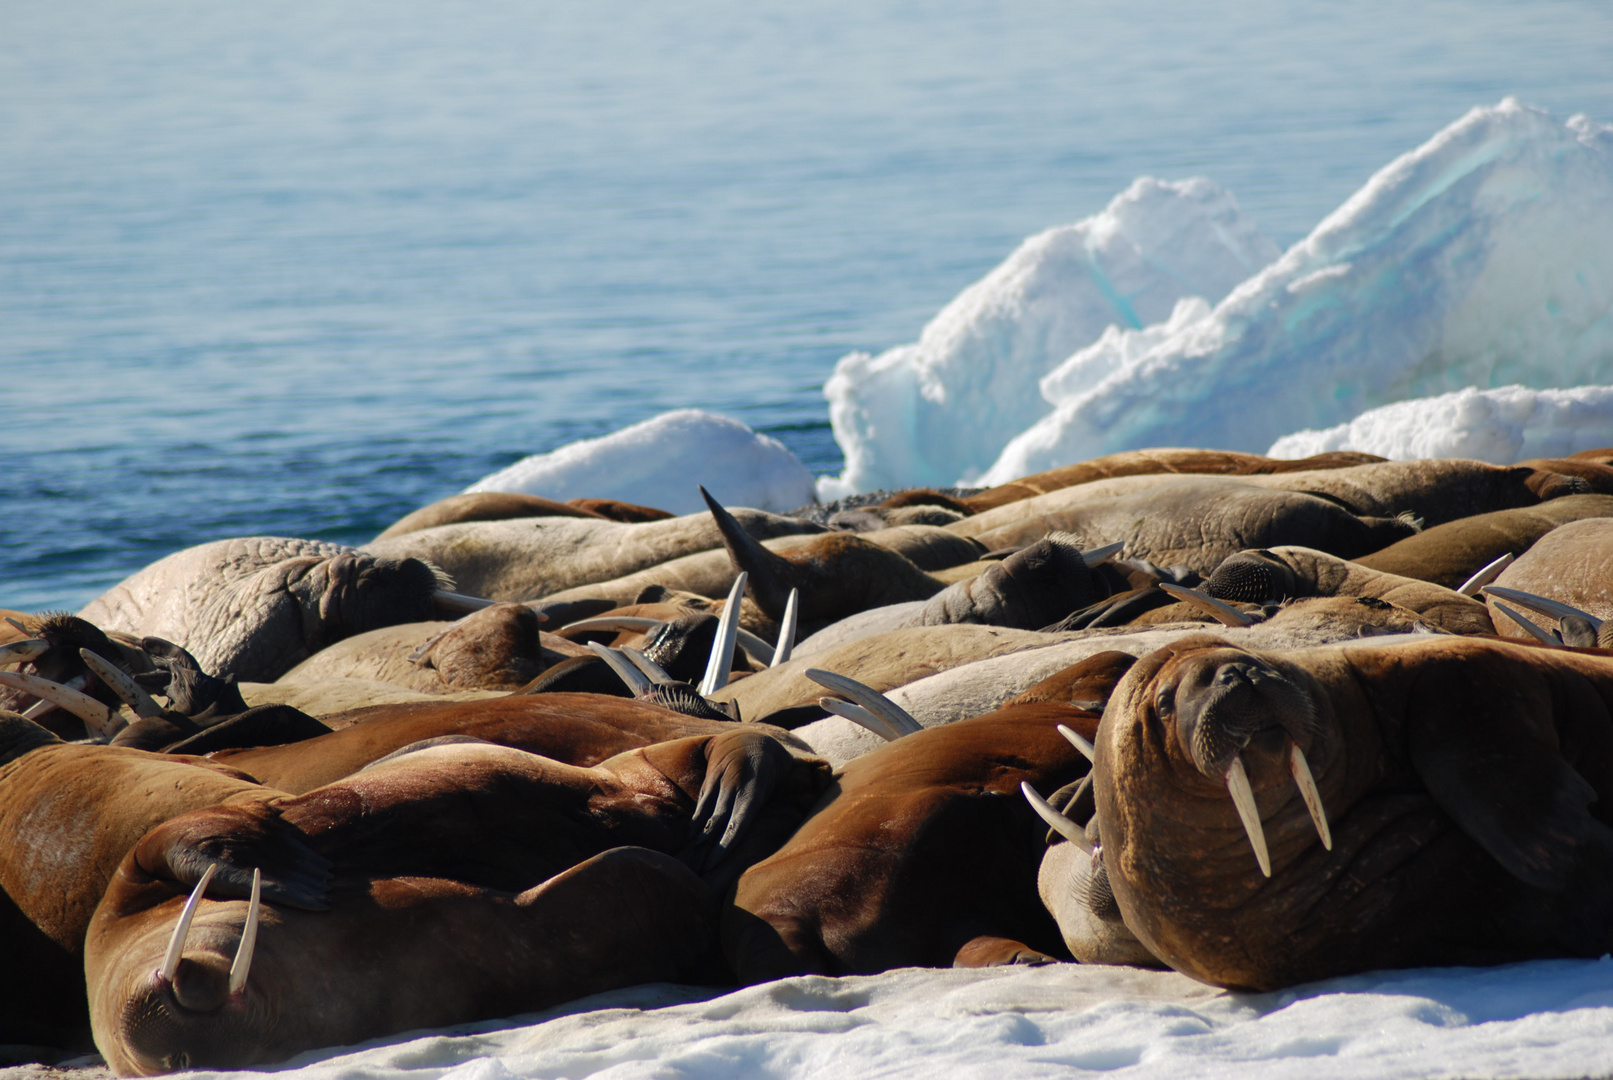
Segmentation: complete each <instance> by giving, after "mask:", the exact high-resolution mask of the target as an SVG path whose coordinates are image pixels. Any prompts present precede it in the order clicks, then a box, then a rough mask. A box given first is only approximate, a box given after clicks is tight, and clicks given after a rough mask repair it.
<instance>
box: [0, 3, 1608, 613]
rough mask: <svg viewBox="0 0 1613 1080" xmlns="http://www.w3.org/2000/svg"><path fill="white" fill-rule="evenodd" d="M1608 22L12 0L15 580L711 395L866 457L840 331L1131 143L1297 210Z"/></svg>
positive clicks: (4, 248) (245, 527) (944, 271)
mask: <svg viewBox="0 0 1613 1080" xmlns="http://www.w3.org/2000/svg"><path fill="white" fill-rule="evenodd" d="M1610 58H1613V5H1609V4H1607V3H1605V2H1604V0H1584V2H1570V0H1531V2H1529V3H1496V2H1483V0H1462V2H1457V0H1445V2H1441V0H1428V2H1423V3H1419V4H1407V3H1404V2H1400V0H1397V2H1393V3H1390V2H1383V0H1364V2H1357V3H1353V4H1350V5H1343V4H1331V3H1328V4H1323V3H1302V4H1299V3H1293V2H1292V0H1283V2H1277V0H1270V2H1241V3H1238V4H1236V5H1230V4H1224V5H1223V4H1210V3H1203V2H1194V3H1187V2H1180V3H1178V2H1171V3H1151V4H1133V5H1118V4H1108V3H1104V4H1099V3H1073V2H1068V0H1066V2H1040V3H1038V2H1022V3H1014V4H1000V3H985V2H956V3H950V4H944V5H943V4H915V3H889V4H869V3H867V2H865V0H864V2H856V3H853V2H849V0H820V2H815V3H810V4H802V3H799V2H798V0H795V2H791V3H776V2H761V0H745V2H733V3H725V2H717V0H696V2H683V3H678V2H671V0H663V2H659V3H611V2H607V0H590V2H586V3H583V2H576V3H573V2H565V0H555V2H545V3H542V4H517V3H511V2H497V0H482V2H479V3H463V4H457V3H444V2H434V3H429V4H428V3H421V2H418V0H387V2H385V3H381V2H364V0H354V2H346V3H340V4H313V3H285V4H269V5H243V4H220V3H217V2H216V0H207V2H173V3H165V2H162V0H151V2H149V3H141V4H127V3H120V2H113V0H85V2H83V3H78V4H62V3H59V2H56V0H7V2H6V3H5V4H4V5H0V440H4V445H3V450H4V454H5V461H6V463H7V467H6V468H4V469H0V505H3V507H4V513H3V515H0V520H3V525H0V541H3V543H0V606H8V607H20V608H25V609H39V608H43V607H66V608H77V607H78V606H80V605H81V604H82V603H84V602H85V601H86V600H88V599H89V598H91V597H92V596H94V595H95V594H97V593H98V592H100V591H101V590H102V589H104V588H105V587H106V586H108V585H109V584H111V583H113V582H115V581H116V580H118V579H119V578H121V577H122V576H124V575H125V574H127V573H128V572H130V571H131V570H134V569H137V568H138V567H140V566H142V565H144V564H145V563H147V562H149V561H151V560H152V559H154V558H156V557H158V556H160V555H163V554H166V553H168V552H169V551H172V550H175V549H177V548H179V547H182V546H185V545H187V544H191V543H196V542H200V541H202V540H206V539H213V538H217V537H221V536H229V535H239V534H243V533H273V534H280V535H297V536H314V537H324V538H330V539H336V540H344V541H360V540H363V539H367V538H368V537H369V536H371V535H373V534H374V533H375V532H377V531H379V530H380V529H381V528H382V527H384V526H385V525H386V524H388V523H389V522H390V521H392V520H393V519H395V518H396V517H398V516H401V515H402V514H403V513H405V512H407V511H409V510H411V509H413V508H415V507H416V506H418V505H421V504H423V503H425V502H429V501H431V500H433V499H436V498H440V497H442V496H444V495H447V494H451V493H453V492H454V491H457V490H458V489H460V488H461V487H463V486H464V485H466V484H467V483H470V482H471V481H473V480H475V479H477V478H479V477H481V476H482V475H484V474H486V473H488V472H490V471H492V470H493V469H495V468H499V467H502V466H503V465H506V464H508V463H509V462H511V461H514V460H515V459H517V458H519V457H521V456H523V455H525V454H528V453H534V452H539V451H543V450H548V449H552V448H553V447H555V446H558V445H560V444H562V443H565V442H569V441H571V440H574V439H577V438H580V437H585V436H592V435H598V434H602V433H604V432H607V431H610V430H614V429H616V428H618V427H621V426H623V425H624V424H627V423H631V422H633V421H636V420H640V419H643V418H645V417H647V416H651V415H653V414H655V413H658V412H661V411H664V410H666V409H669V408H676V407H680V406H685V405H701V406H704V407H707V408H711V409H715V410H717V411H721V412H725V413H729V414H731V415H734V416H737V417H739V418H740V419H742V420H744V421H745V422H747V423H749V424H751V425H752V426H753V427H756V428H759V429H761V430H764V431H767V432H770V433H772V434H774V435H776V436H777V437H778V438H780V439H782V440H783V441H784V442H785V443H786V444H787V445H789V446H790V447H791V448H792V449H794V450H795V451H796V453H797V454H799V455H800V456H801V457H802V458H803V459H804V460H805V461H806V462H807V463H808V464H809V465H810V466H811V467H813V468H814V469H815V470H817V471H819V472H831V471H838V469H839V467H840V455H839V451H838V449H837V448H836V447H835V445H834V442H833V440H832V438H831V437H830V434H829V429H828V423H827V417H826V412H825V407H824V403H823V401H822V397H821V391H820V388H821V386H822V384H823V380H824V379H825V378H826V377H827V375H828V373H829V371H830V370H831V369H832V367H833V365H834V362H835V360H836V359H837V358H838V357H840V356H841V355H842V354H844V353H845V352H847V351H850V350H852V349H869V350H879V349H882V348H885V347H888V346H890V345H893V344H897V343H900V342H902V341H908V340H912V339H913V338H914V337H915V336H916V334H917V332H918V330H919V328H920V327H921V326H922V325H923V323H924V322H925V321H926V320H927V319H928V318H929V317H930V316H931V315H933V314H934V313H935V311H936V310H937V309H938V308H940V307H941V306H942V305H943V304H944V303H946V301H948V300H949V299H950V298H951V297H952V296H954V295H955V294H956V293H957V292H958V291H959V290H960V289H961V288H962V287H963V286H965V285H967V284H968V283H969V282H971V281H972V280H974V279H975V278H977V277H979V276H980V275H981V274H982V273H984V272H985V271H986V270H988V269H989V268H990V267H991V266H993V265H994V264H995V263H997V262H998V261H999V260H1000V259H1001V258H1002V257H1003V256H1004V255H1006V254H1007V253H1008V252H1009V251H1010V250H1012V248H1013V247H1014V246H1015V244H1017V243H1018V241H1019V240H1020V239H1021V238H1023V237H1024V236H1026V235H1028V234H1030V233H1033V232H1036V231H1039V230H1040V229H1043V228H1045V227H1047V226H1050V225H1054V224H1058V223H1062V222H1067V221H1072V220H1075V219H1077V218H1080V217H1082V216H1084V215H1086V214H1089V213H1091V212H1093V211H1095V210H1098V209H1100V208H1101V207H1102V206H1103V205H1104V204H1105V203H1106V202H1107V201H1108V199H1109V198H1110V197H1111V196H1113V195H1114V194H1115V193H1116V192H1117V191H1119V190H1120V189H1121V188H1123V187H1124V186H1125V185H1126V184H1127V183H1128V182H1130V180H1131V179H1132V178H1133V177H1135V176H1137V175H1139V174H1144V173H1148V174H1153V175H1158V176H1163V177H1166V178H1173V179H1174V178H1181V177H1184V176H1188V175H1195V174H1198V175H1206V176H1209V177H1211V178H1213V179H1215V180H1216V181H1218V182H1219V183H1221V184H1223V185H1224V186H1226V187H1228V188H1230V189H1231V190H1232V191H1233V192H1234V193H1236V194H1237V196H1238V197H1239V199H1240V200H1241V202H1242V204H1243V205H1244V207H1245V209H1246V210H1247V211H1249V213H1250V214H1251V215H1252V216H1253V218H1254V219H1255V220H1256V221H1257V222H1258V223H1260V224H1261V225H1262V226H1263V227H1264V228H1266V229H1267V230H1268V231H1269V232H1270V233H1272V235H1273V236H1274V237H1276V238H1277V239H1278V240H1279V241H1281V242H1285V243H1286V242H1289V241H1292V240H1294V239H1297V238H1298V237H1299V236H1301V235H1303V234H1304V233H1305V232H1306V231H1308V229H1309V228H1310V227H1311V226H1312V225H1313V224H1315V222H1316V221H1317V220H1318V219H1319V218H1321V217H1322V216H1323V215H1324V214H1325V213H1327V212H1328V211H1329V210H1331V209H1332V208H1333V207H1335V206H1336V205H1337V204H1338V203H1339V202H1340V201H1342V200H1343V199H1344V198H1345V197H1347V196H1348V195H1349V194H1350V193H1351V192H1352V191H1353V190H1354V189H1355V188H1356V187H1357V186H1358V185H1359V184H1360V183H1361V182H1362V181H1364V180H1365V179H1366V178H1367V177H1368V176H1369V175H1370V174H1371V173H1372V172H1373V171H1374V170H1376V169H1377V168H1378V167H1379V166H1381V165H1382V164H1384V163H1385V162H1387V161H1388V160H1389V159H1390V158H1392V157H1393V156H1394V155H1396V154H1398V153H1401V152H1403V151H1405V150H1407V149H1410V148H1411V147H1413V146H1415V145H1417V144H1418V143H1420V142H1422V141H1423V140H1424V139H1426V138H1427V137H1428V136H1429V135H1431V134H1433V132H1435V131H1436V130H1438V129H1439V128H1440V127H1442V126H1444V125H1445V124H1447V123H1449V122H1450V121H1451V120H1453V119H1455V118H1456V117H1457V116H1459V115H1460V114H1461V113H1462V112H1464V111H1465V110H1466V109H1467V108H1469V107H1470V106H1472V105H1475V104H1491V103H1494V102H1495V101H1497V100H1498V99H1500V98H1501V97H1502V96H1503V95H1505V94H1515V95H1517V96H1519V97H1520V98H1522V99H1523V100H1524V101H1526V102H1529V103H1532V104H1538V105H1542V106H1545V107H1547V108H1549V109H1552V110H1553V111H1554V112H1557V113H1559V114H1560V115H1563V116H1566V115H1567V114H1569V113H1573V112H1578V111H1583V112H1587V113H1589V114H1590V115H1591V116H1593V117H1595V118H1598V119H1602V120H1613V59H1610Z"/></svg>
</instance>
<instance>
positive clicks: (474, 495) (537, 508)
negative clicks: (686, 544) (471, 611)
mask: <svg viewBox="0 0 1613 1080" xmlns="http://www.w3.org/2000/svg"><path fill="white" fill-rule="evenodd" d="M535 517H580V518H595V519H606V515H604V514H601V513H598V512H596V511H594V510H586V509H583V508H582V507H580V506H572V505H570V504H569V503H563V502H556V501H555V500H554V499H545V498H544V497H543V496H541V495H523V494H520V493H518V492H513V491H475V492H464V493H461V494H459V495H450V496H448V497H447V498H445V499H438V500H437V501H436V502H434V503H431V504H429V505H427V506H422V507H421V508H420V509H418V510H415V511H413V512H411V513H408V514H405V515H404V516H403V517H401V518H399V519H398V520H397V521H394V522H393V523H392V524H391V525H388V526H387V527H386V528H385V529H383V530H381V532H380V534H379V535H377V536H376V539H377V540H386V539H388V538H390V537H393V536H402V535H404V534H405V533H412V532H419V531H420V530H421V529H431V528H435V527H436V526H438V525H457V524H459V523H460V522H462V521H507V520H508V519H510V518H535Z"/></svg>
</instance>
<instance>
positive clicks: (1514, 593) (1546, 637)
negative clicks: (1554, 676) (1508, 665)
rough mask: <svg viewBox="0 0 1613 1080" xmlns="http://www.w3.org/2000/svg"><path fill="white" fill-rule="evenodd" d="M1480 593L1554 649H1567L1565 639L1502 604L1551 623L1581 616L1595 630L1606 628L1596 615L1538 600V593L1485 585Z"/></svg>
mask: <svg viewBox="0 0 1613 1080" xmlns="http://www.w3.org/2000/svg"><path fill="white" fill-rule="evenodd" d="M1479 592H1481V593H1483V594H1484V595H1485V596H1488V597H1490V598H1491V599H1492V600H1494V601H1495V606H1496V607H1498V608H1500V609H1501V613H1502V614H1503V615H1505V616H1507V617H1508V618H1509V619H1511V620H1512V621H1513V622H1515V623H1517V624H1518V625H1519V626H1521V627H1523V628H1524V630H1526V631H1528V632H1529V634H1530V635H1531V636H1532V637H1533V638H1534V639H1535V640H1536V641H1539V642H1540V643H1542V644H1544V645H1550V646H1553V647H1554V648H1559V649H1560V648H1562V647H1563V640H1562V638H1559V637H1553V636H1552V635H1551V634H1550V633H1548V632H1547V631H1545V630H1543V629H1541V628H1540V626H1539V625H1537V624H1536V623H1535V621H1534V620H1533V619H1530V618H1529V617H1527V616H1525V615H1523V614H1522V613H1520V612H1518V611H1515V610H1513V609H1512V608H1510V607H1508V606H1507V605H1505V604H1503V603H1501V601H1503V600H1511V601H1512V602H1513V603H1514V604H1517V605H1518V606H1519V607H1522V608H1526V609H1528V610H1529V611H1533V612H1536V613H1538V614H1541V615H1544V616H1546V617H1547V618H1548V619H1558V620H1561V619H1567V618H1572V617H1576V616H1577V617H1578V618H1581V619H1584V620H1585V621H1586V622H1588V623H1590V624H1591V629H1592V630H1600V629H1601V628H1602V620H1601V619H1598V618H1597V617H1596V616H1595V615H1592V614H1591V613H1590V612H1588V611H1581V610H1580V609H1579V608H1577V607H1574V606H1573V605H1572V604H1565V603H1562V602H1561V601H1559V600H1551V599H1548V598H1547V597H1544V596H1536V595H1535V594H1534V593H1528V592H1524V591H1523V590H1521V589H1508V588H1504V587H1502V586H1500V585H1484V586H1482V587H1480V589H1479Z"/></svg>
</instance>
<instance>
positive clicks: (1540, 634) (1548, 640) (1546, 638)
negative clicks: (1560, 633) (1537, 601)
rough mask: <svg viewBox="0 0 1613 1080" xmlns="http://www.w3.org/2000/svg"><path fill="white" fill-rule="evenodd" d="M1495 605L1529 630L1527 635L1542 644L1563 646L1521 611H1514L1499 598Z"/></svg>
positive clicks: (1556, 647) (1554, 646) (1557, 647)
mask: <svg viewBox="0 0 1613 1080" xmlns="http://www.w3.org/2000/svg"><path fill="white" fill-rule="evenodd" d="M1495 606H1496V607H1497V608H1498V609H1499V610H1500V612H1501V614H1503V615H1505V616H1506V617H1507V618H1509V619H1511V620H1512V621H1513V622H1515V623H1517V624H1518V625H1519V626H1521V627H1523V628H1524V629H1525V630H1527V631H1529V635H1530V636H1531V637H1533V638H1534V639H1535V640H1536V641H1538V642H1540V643H1541V644H1542V645H1550V646H1551V647H1552V648H1554V649H1560V648H1562V647H1563V643H1562V642H1560V641H1558V640H1557V639H1556V638H1554V637H1552V636H1551V635H1550V634H1548V633H1547V632H1546V631H1544V630H1542V629H1541V628H1540V627H1538V626H1536V625H1535V623H1534V620H1533V619H1531V618H1529V617H1528V616H1527V615H1525V614H1524V613H1523V612H1521V611H1514V610H1513V609H1512V608H1509V607H1507V606H1506V605H1505V604H1503V603H1502V602H1501V601H1499V600H1497V601H1496V602H1495Z"/></svg>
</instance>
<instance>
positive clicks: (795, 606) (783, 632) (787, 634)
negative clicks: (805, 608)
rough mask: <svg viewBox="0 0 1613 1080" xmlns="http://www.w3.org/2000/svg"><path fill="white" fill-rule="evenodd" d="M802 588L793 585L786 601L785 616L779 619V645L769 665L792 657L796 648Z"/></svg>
mask: <svg viewBox="0 0 1613 1080" xmlns="http://www.w3.org/2000/svg"><path fill="white" fill-rule="evenodd" d="M800 609H801V590H800V589H797V588H795V587H794V586H791V588H790V598H789V599H788V600H786V601H784V617H783V618H782V619H780V620H779V631H778V647H777V648H775V649H774V650H773V660H772V662H771V663H769V664H768V665H767V666H768V667H778V666H779V665H780V664H782V663H784V662H785V661H786V660H788V659H789V658H790V653H791V652H793V651H794V649H795V630H796V625H797V623H799V622H800V619H801V611H800Z"/></svg>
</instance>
